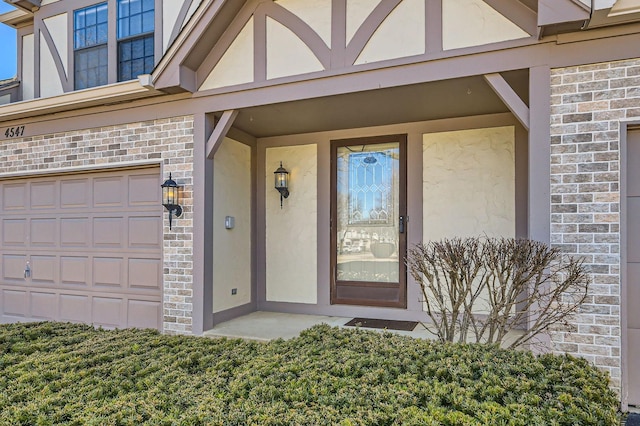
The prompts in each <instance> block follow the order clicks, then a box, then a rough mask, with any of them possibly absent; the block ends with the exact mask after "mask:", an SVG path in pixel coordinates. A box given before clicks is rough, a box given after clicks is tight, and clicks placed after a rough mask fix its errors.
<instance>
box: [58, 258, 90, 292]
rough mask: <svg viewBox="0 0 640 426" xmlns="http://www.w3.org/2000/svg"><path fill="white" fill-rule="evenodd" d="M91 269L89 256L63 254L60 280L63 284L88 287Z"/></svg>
mask: <svg viewBox="0 0 640 426" xmlns="http://www.w3.org/2000/svg"><path fill="white" fill-rule="evenodd" d="M89 269H90V264H89V258H88V257H80V256H62V257H61V258H60V281H61V282H62V284H74V285H80V286H83V287H88V286H87V283H88V282H89Z"/></svg>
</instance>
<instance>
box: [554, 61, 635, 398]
mask: <svg viewBox="0 0 640 426" xmlns="http://www.w3.org/2000/svg"><path fill="white" fill-rule="evenodd" d="M551 88H552V96H551V105H552V107H551V114H552V115H551V209H552V214H551V242H552V244H554V245H555V246H557V247H560V248H561V249H562V251H563V252H565V253H568V254H572V255H577V256H581V257H582V258H584V260H585V262H586V266H587V268H588V270H589V272H590V273H591V276H592V279H593V282H592V285H591V286H590V290H589V296H588V299H587V301H586V303H585V304H584V305H583V306H582V307H581V309H580V311H579V313H578V315H576V317H575V318H574V320H573V321H572V325H573V327H572V329H571V330H570V331H569V332H562V333H554V334H553V335H552V339H553V343H554V348H555V350H556V351H558V352H568V353H571V354H574V355H578V356H581V357H584V358H586V359H588V360H589V361H591V362H592V363H594V364H595V365H596V366H598V367H599V368H601V369H603V370H606V371H608V372H609V373H610V374H611V380H612V383H613V386H614V387H616V388H617V389H618V390H619V387H620V384H621V340H620V339H621V337H620V336H621V323H620V321H621V319H620V314H621V299H620V292H621V285H620V279H621V277H620V272H621V265H620V251H621V246H620V242H621V239H620V172H619V170H620V161H621V160H623V159H621V158H620V151H619V150H620V120H627V119H632V118H634V119H640V107H639V105H640V59H635V60H627V61H618V62H610V63H600V64H592V65H583V66H578V67H567V68H559V69H554V70H552V73H551ZM630 362H633V361H632V360H630Z"/></svg>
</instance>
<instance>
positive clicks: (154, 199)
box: [129, 173, 162, 207]
mask: <svg viewBox="0 0 640 426" xmlns="http://www.w3.org/2000/svg"><path fill="white" fill-rule="evenodd" d="M159 187H160V179H159V175H158V174H157V173H154V174H146V175H140V176H129V206H132V207H134V206H154V207H155V206H159V205H160V204H161V201H162V200H161V193H160V192H159V191H158V190H157V188H159Z"/></svg>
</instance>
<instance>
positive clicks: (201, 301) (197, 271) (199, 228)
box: [192, 113, 213, 335]
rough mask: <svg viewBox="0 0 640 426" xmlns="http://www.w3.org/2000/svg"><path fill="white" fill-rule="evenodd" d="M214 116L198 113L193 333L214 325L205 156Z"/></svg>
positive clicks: (209, 179)
mask: <svg viewBox="0 0 640 426" xmlns="http://www.w3.org/2000/svg"><path fill="white" fill-rule="evenodd" d="M212 130H213V115H209V114H202V113H198V114H195V116H194V141H193V142H194V143H193V158H194V160H193V302H192V306H193V313H192V315H193V317H192V321H193V322H192V324H193V326H192V327H193V334H195V335H201V334H202V333H203V332H204V331H206V330H209V329H211V328H213V262H212V259H213V190H212V189H211V186H212V185H213V161H211V160H208V159H207V158H206V156H205V154H206V152H207V149H206V141H207V139H208V135H209V134H211V132H212Z"/></svg>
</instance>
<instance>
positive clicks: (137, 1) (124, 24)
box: [118, 0, 154, 81]
mask: <svg viewBox="0 0 640 426" xmlns="http://www.w3.org/2000/svg"><path fill="white" fill-rule="evenodd" d="M153 30H154V0H118V81H126V80H131V79H134V78H136V77H137V76H138V75H140V74H148V73H150V72H151V70H153V62H154V55H153V50H154V42H153Z"/></svg>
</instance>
